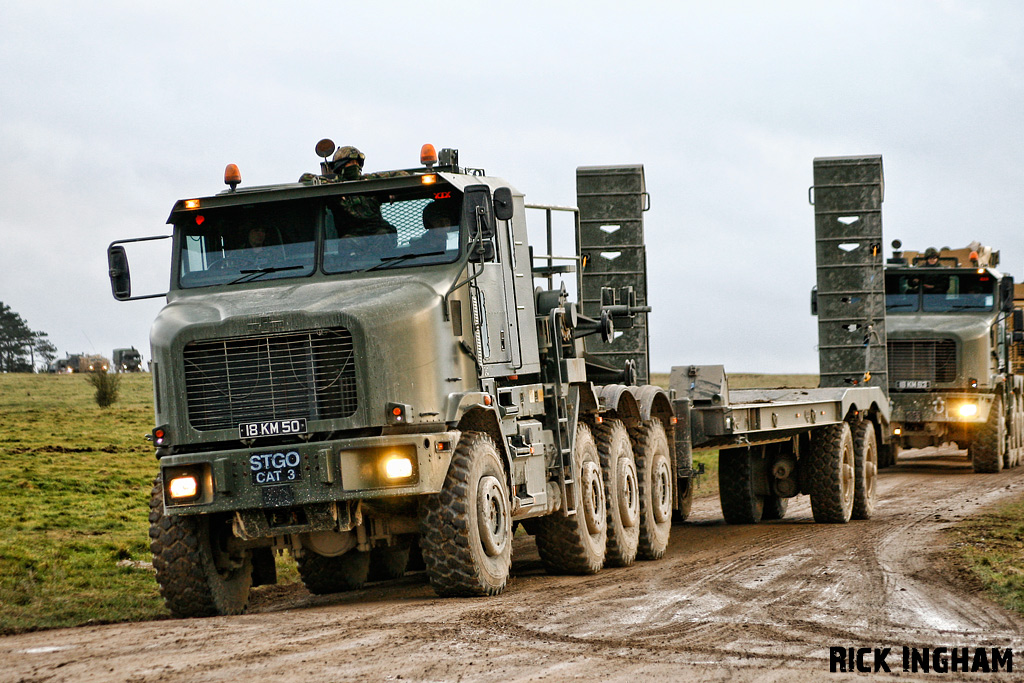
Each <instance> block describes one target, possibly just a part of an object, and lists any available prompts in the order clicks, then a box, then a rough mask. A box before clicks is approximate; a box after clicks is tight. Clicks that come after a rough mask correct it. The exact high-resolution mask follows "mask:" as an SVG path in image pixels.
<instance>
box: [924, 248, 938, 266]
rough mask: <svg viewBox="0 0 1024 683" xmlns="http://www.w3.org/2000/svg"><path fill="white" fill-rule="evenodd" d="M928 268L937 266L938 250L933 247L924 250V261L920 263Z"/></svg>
mask: <svg viewBox="0 0 1024 683" xmlns="http://www.w3.org/2000/svg"><path fill="white" fill-rule="evenodd" d="M922 265H924V266H927V267H928V268H938V267H939V250H938V249H936V248H935V247H928V248H927V249H925V250H924V263H923V264H922Z"/></svg>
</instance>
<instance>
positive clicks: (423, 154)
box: [420, 142, 437, 168]
mask: <svg viewBox="0 0 1024 683" xmlns="http://www.w3.org/2000/svg"><path fill="white" fill-rule="evenodd" d="M420 163H421V164H423V165H424V166H426V167H427V168H430V167H431V166H433V165H434V164H436V163H437V150H436V149H434V146H433V145H432V144H430V143H429V142H428V143H427V144H425V145H423V146H422V147H420Z"/></svg>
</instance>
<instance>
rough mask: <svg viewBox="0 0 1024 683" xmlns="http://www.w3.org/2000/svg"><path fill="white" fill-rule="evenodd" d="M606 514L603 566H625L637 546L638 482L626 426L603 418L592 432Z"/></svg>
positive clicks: (638, 521) (638, 529) (617, 421)
mask: <svg viewBox="0 0 1024 683" xmlns="http://www.w3.org/2000/svg"><path fill="white" fill-rule="evenodd" d="M594 436H595V438H596V439H597V452H598V453H599V454H600V456H601V473H602V475H603V477H604V495H605V500H606V501H607V505H606V510H607V513H608V550H607V554H606V555H605V558H604V564H605V566H606V567H628V566H629V565H631V564H633V560H635V559H636V553H637V550H638V548H639V546H640V483H639V477H638V475H637V468H636V460H635V459H634V457H633V444H631V443H630V441H629V432H628V431H626V425H624V424H623V423H622V422H620V421H619V420H609V419H606V420H605V421H604V422H602V423H601V424H599V425H598V426H597V429H596V431H595V434H594Z"/></svg>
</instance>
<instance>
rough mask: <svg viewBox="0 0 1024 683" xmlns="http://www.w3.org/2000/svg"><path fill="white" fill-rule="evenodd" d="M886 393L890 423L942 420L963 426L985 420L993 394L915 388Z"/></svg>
mask: <svg viewBox="0 0 1024 683" xmlns="http://www.w3.org/2000/svg"><path fill="white" fill-rule="evenodd" d="M890 397H891V399H892V423H893V424H894V425H899V426H906V425H919V424H928V423H935V422H944V423H952V424H954V425H964V426H967V425H973V424H984V423H985V422H986V421H987V420H988V414H989V411H990V410H991V408H992V401H993V398H994V394H981V393H966V392H963V393H952V392H950V393H937V392H922V393H916V392H915V393H912V394H896V393H891V394H890ZM950 426H952V425H950Z"/></svg>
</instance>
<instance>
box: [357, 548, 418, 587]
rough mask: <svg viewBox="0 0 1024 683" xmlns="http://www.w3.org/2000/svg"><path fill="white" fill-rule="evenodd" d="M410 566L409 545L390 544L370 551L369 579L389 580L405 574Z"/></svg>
mask: <svg viewBox="0 0 1024 683" xmlns="http://www.w3.org/2000/svg"><path fill="white" fill-rule="evenodd" d="M408 566H409V546H404V547H403V546H398V545H389V546H387V547H386V548H374V549H373V550H371V551H370V572H369V576H368V577H367V581H389V580H391V579H399V578H401V577H403V576H405V570H406V568H408Z"/></svg>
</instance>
